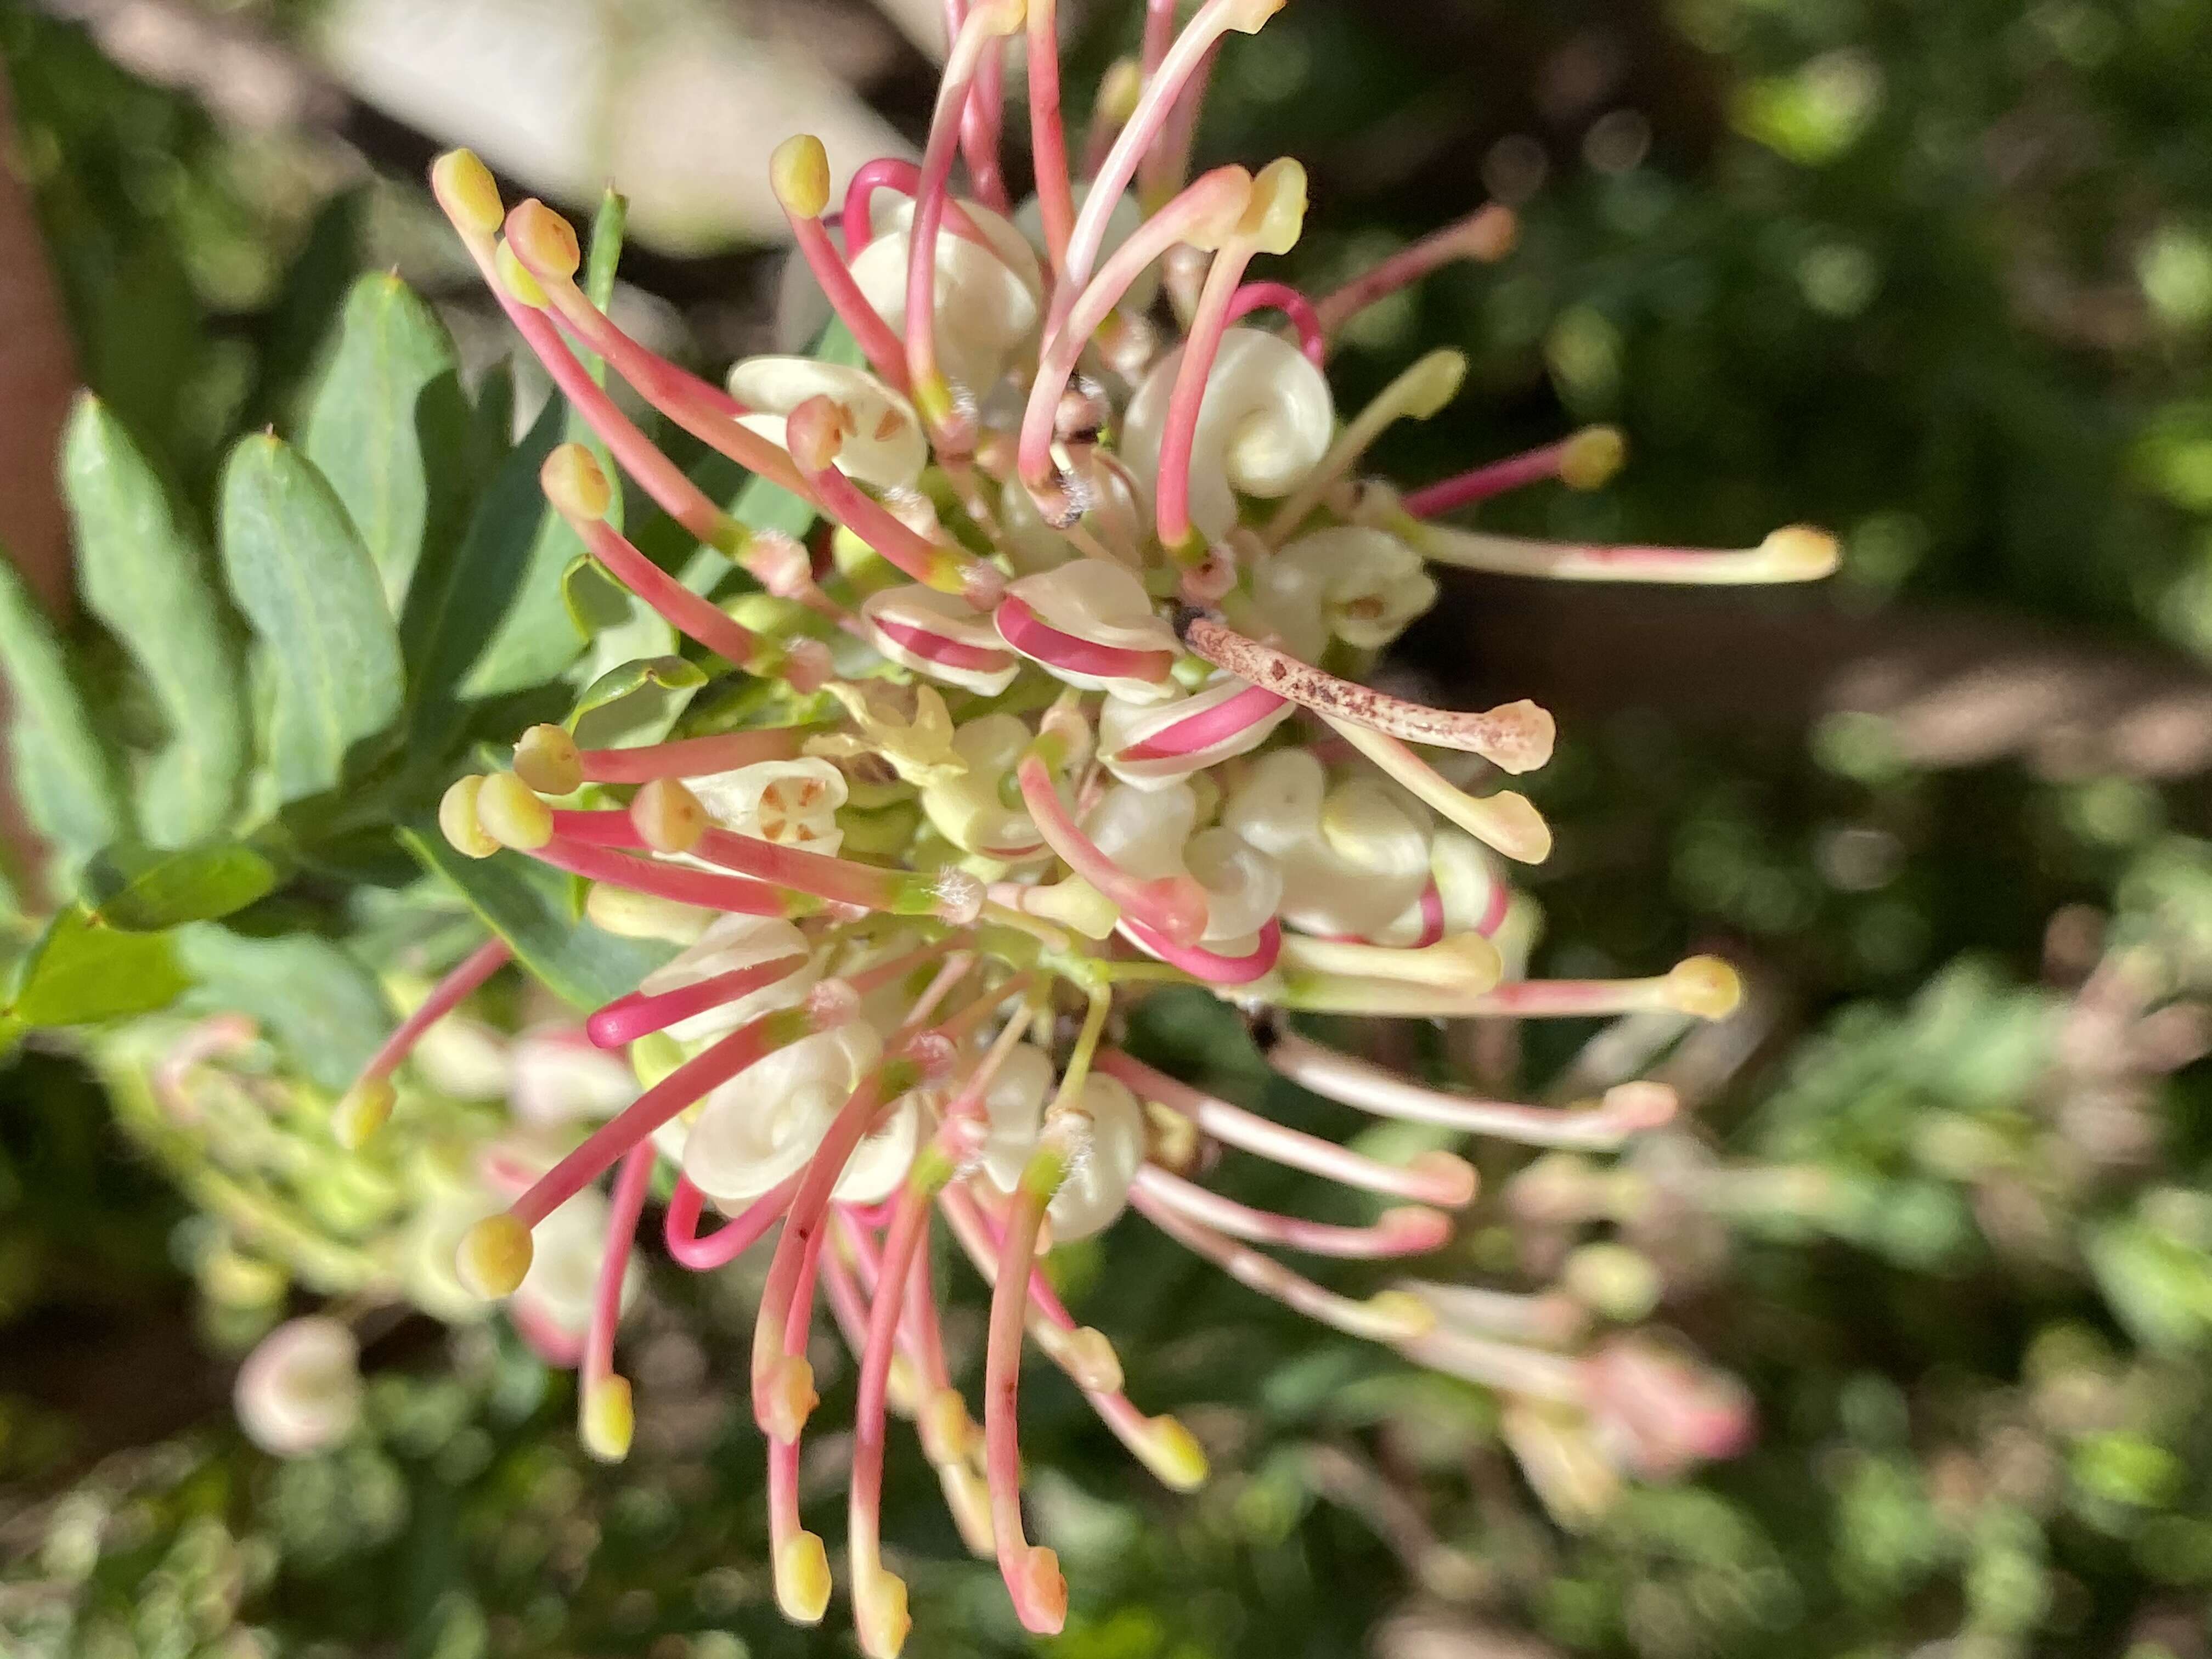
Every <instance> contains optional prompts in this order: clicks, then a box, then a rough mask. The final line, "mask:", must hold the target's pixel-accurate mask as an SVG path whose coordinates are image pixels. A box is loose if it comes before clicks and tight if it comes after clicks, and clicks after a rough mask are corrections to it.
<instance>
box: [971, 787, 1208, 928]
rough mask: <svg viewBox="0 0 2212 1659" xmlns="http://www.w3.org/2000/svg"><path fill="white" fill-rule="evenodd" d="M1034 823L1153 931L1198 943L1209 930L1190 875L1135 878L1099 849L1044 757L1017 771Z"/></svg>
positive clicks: (1202, 898) (1078, 869) (1070, 862)
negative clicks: (1070, 808)
mask: <svg viewBox="0 0 2212 1659" xmlns="http://www.w3.org/2000/svg"><path fill="white" fill-rule="evenodd" d="M1014 778H1015V781H1016V783H1017V785H1018V787H1019V788H1020V790H1021V793H1022V804H1023V805H1025V806H1026V807H1028V809H1029V814H1030V822H1032V823H1035V824H1036V828H1037V833H1038V834H1039V835H1041V836H1043V837H1044V841H1045V845H1046V846H1048V847H1049V848H1052V850H1053V854H1054V856H1055V857H1057V858H1058V859H1059V860H1060V862H1061V863H1063V864H1065V865H1066V866H1067V867H1068V868H1069V869H1071V870H1073V871H1074V872H1075V873H1076V874H1077V875H1079V876H1081V877H1082V878H1084V880H1085V881H1087V882H1089V883H1090V884H1091V885H1092V886H1093V887H1096V888H1097V890H1099V891H1100V892H1101V893H1103V894H1104V895H1105V896H1107V897H1108V898H1109V899H1110V900H1112V901H1113V902H1114V903H1115V905H1117V906H1119V907H1120V908H1121V912H1122V914H1123V915H1131V916H1134V917H1136V918H1137V920H1139V921H1141V922H1143V923H1144V924H1145V925H1146V927H1150V928H1152V931H1153V932H1154V933H1158V934H1160V935H1161V936H1162V937H1163V938H1164V939H1168V940H1169V941H1170V943H1172V944H1176V945H1195V944H1196V943H1197V942H1198V938H1199V935H1200V934H1201V933H1204V932H1205V931H1206V890H1205V889H1204V888H1202V887H1200V885H1199V884H1198V883H1197V882H1195V881H1194V880H1193V879H1192V878H1190V877H1188V876H1187V875H1186V876H1161V877H1158V878H1153V879H1150V880H1146V879H1145V878H1140V877H1137V876H1133V875H1131V874H1130V873H1129V872H1127V871H1126V870H1124V869H1123V868H1121V866H1120V865H1118V864H1116V863H1115V862H1114V861H1113V860H1111V859H1109V858H1108V857H1107V856H1106V855H1105V854H1103V853H1102V852H1100V851H1099V850H1098V844H1097V842H1094V841H1092V840H1091V837H1090V836H1086V835H1085V834H1084V833H1083V827H1082V825H1080V824H1079V823H1076V821H1075V817H1074V815H1073V813H1071V812H1070V811H1068V810H1067V808H1066V805H1063V804H1062V802H1061V801H1060V793H1059V791H1058V790H1056V789H1055V788H1054V787H1053V781H1052V773H1051V770H1050V769H1049V768H1048V766H1047V765H1046V763H1045V757H1043V756H1042V755H1037V754H1030V755H1024V757H1022V760H1021V763H1020V764H1019V765H1018V766H1017V767H1016V768H1015V769H1014Z"/></svg>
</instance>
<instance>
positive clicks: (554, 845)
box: [528, 836, 822, 916]
mask: <svg viewBox="0 0 2212 1659" xmlns="http://www.w3.org/2000/svg"><path fill="white" fill-rule="evenodd" d="M528 850H529V853H530V856H531V857H532V858H534V859H537V860H539V861H540V862H541V863H544V864H550V865H551V866H553V867H554V868H555V869H556V870H565V871H567V872H568V873H569V874H570V875H572V876H581V877H583V878H584V879H585V880H586V881H601V882H610V883H611V884H614V885H615V886H617V887H627V888H629V890H631V891H632V892H636V893H649V894H651V895H652V896H653V897H655V898H662V899H667V900H669V901H671V902H674V903H677V904H690V905H696V906H697V907H698V908H701V909H702V910H729V911H734V912H736V913H737V914H738V915H748V916H803V915H811V914H813V912H815V911H816V910H818V909H820V908H822V906H821V903H820V902H819V901H818V900H817V899H815V898H813V897H811V896H809V895H806V894H804V893H797V892H789V891H786V890H784V889H781V888H778V887H771V886H769V884H767V883H765V882H759V881H748V880H746V879H744V878H743V877H740V876H723V875H716V874H715V873H714V872H712V871H708V870H691V869H686V868H684V866H680V865H673V864H662V863H659V862H657V861H655V860H651V859H641V858H633V857H631V856H630V855H629V854H627V853H620V852H617V851H616V850H615V849H614V848H610V847H605V846H594V845H593V844H592V843H591V842H584V841H571V840H569V839H568V838H567V837H565V836H555V837H554V838H553V839H552V840H550V841H549V842H544V844H543V845H541V846H538V847H535V848H530V849H528Z"/></svg>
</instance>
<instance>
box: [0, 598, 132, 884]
mask: <svg viewBox="0 0 2212 1659" xmlns="http://www.w3.org/2000/svg"><path fill="white" fill-rule="evenodd" d="M0 669H4V670H5V671H6V672H7V678H8V688H9V694H10V696H11V699H12V704H11V707H12V714H11V717H10V718H11V720H12V723H13V726H14V737H15V742H14V752H15V787H17V788H18V789H19V790H20V791H21V793H22V797H23V810H24V811H25V812H26V813H27V815H28V817H30V820H31V824H32V827H33V829H37V830H38V831H39V833H40V835H42V836H45V837H46V839H47V840H48V841H49V842H52V843H53V844H54V846H55V847H56V848H58V850H59V851H60V852H61V853H62V854H64V857H66V858H67V859H68V860H69V861H70V863H71V864H76V863H78V862H81V861H82V860H84V859H86V858H88V857H89V856H90V855H91V854H94V853H95V852H97V851H98V850H99V849H100V848H102V847H104V846H106V844H107V843H108V842H111V841H113V840H114V839H116V837H118V836H120V835H122V834H123V833H124V830H125V823H126V817H125V808H124V804H123V785H122V781H121V780H120V778H119V776H118V773H117V769H116V764H115V758H114V757H113V756H112V754H111V753H110V752H109V750H108V749H107V746H106V744H104V743H103V742H102V741H101V740H100V733H99V732H97V731H96V730H94V726H93V724H92V717H91V715H90V714H88V713H87V712H86V709H85V703H84V697H83V695H82V692H80V691H79V690H78V689H77V685H76V680H75V679H74V678H71V676H70V666H69V659H68V658H67V656H66V655H65V654H64V652H63V650H62V644H61V641H59V640H58V639H57V638H56V637H55V635H54V630H53V627H52V623H48V622H47V620H46V614H45V613H44V612H43V611H40V609H39V602H38V600H37V599H33V597H32V595H31V591H30V590H29V589H28V588H27V587H26V586H23V580H22V578H21V577H20V576H18V575H17V574H15V564H14V562H13V561H11V560H9V558H7V557H6V556H4V555H0Z"/></svg>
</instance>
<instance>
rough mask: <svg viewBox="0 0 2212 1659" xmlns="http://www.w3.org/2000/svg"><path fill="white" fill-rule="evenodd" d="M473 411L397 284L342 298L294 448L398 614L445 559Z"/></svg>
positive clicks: (368, 280)
mask: <svg viewBox="0 0 2212 1659" xmlns="http://www.w3.org/2000/svg"><path fill="white" fill-rule="evenodd" d="M468 434H469V407H468V401H467V399H466V398H464V397H463V396H462V395H461V383H460V376H459V368H458V365H457V363H456V361H455V359H454V356H453V341H452V339H451V338H450V337H448V336H447V333H446V330H445V326H444V325H443V324H441V323H440V322H439V320H438V319H437V317H436V315H435V313H433V312H432V311H431V309H430V307H428V306H427V305H425V304H424V303H423V302H422V300H421V298H420V297H419V296H417V295H416V293H415V292H414V291H413V290H412V289H410V288H409V287H408V286H407V285H406V283H403V282H401V281H400V280H399V279H398V277H397V276H390V275H388V274H385V273H381V272H376V273H372V274H370V275H368V276H363V277H362V278H361V279H360V280H359V281H358V282H356V283H355V284H354V285H353V291H352V292H351V293H350V294H349V295H347V296H346V306H345V313H344V315H343V318H342V319H341V320H340V323H339V325H338V343H337V353H336V354H335V355H334V356H332V357H331V363H330V367H329V368H327V369H326V370H325V371H324V374H323V378H322V381H321V383H320V384H319V386H317V387H316V389H315V396H314V400H313V403H312V404H310V405H309V407H308V410H307V435H306V437H305V439H304V440H303V441H302V443H301V448H302V450H303V451H304V452H305V453H306V454H307V459H309V460H311V461H313V463H314V464H315V466H316V468H317V470H318V471H320V472H321V473H322V475H323V476H324V477H325V478H327V479H329V480H330V483H331V489H334V490H335V491H337V497H338V499H339V500H340V501H343V503H345V509H346V512H347V513H348V514H349V516H350V517H351V518H352V520H353V524H354V528H355V530H356V532H359V534H360V536H361V539H362V545H363V546H365V547H367V548H368V552H369V556H370V557H371V558H373V559H374V560H375V561H376V568H377V571H378V573H379V574H380V577H381V579H382V580H383V584H384V592H385V597H386V599H387V600H389V601H390V602H391V604H392V605H393V606H394V607H395V608H397V606H398V604H399V600H400V596H401V595H402V594H404V592H406V591H407V585H408V582H409V580H410V579H411V578H412V577H413V575H414V574H415V571H416V568H417V567H418V565H419V564H420V563H421V562H422V560H423V559H424V558H425V557H429V558H434V559H435V558H437V557H439V556H447V557H450V556H452V552H453V544H454V542H455V540H456V539H457V538H458V534H459V526H460V524H461V522H462V520H463V511H464V502H465V497H466V495H467V493H468V474H469V460H470V456H469V442H468Z"/></svg>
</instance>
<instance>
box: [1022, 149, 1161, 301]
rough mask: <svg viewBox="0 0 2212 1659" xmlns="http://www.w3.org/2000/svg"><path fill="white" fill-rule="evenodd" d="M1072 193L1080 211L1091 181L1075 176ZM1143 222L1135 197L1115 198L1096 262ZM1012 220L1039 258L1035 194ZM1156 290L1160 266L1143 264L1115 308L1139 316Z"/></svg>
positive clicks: (1040, 224)
mask: <svg viewBox="0 0 2212 1659" xmlns="http://www.w3.org/2000/svg"><path fill="white" fill-rule="evenodd" d="M1071 195H1072V197H1073V204H1074V207H1075V210H1076V211H1077V212H1078V213H1080V212H1082V211H1083V204H1085V202H1087V201H1089V200H1090V199H1091V181H1090V180H1089V179H1077V180H1076V181H1075V183H1074V184H1073V186H1072V187H1071ZM1144 222H1145V214H1144V210H1143V209H1142V208H1141V207H1139V205H1138V203H1137V198H1136V197H1134V196H1130V195H1123V196H1120V197H1116V198H1115V203H1114V210H1113V211H1112V212H1111V213H1109V214H1108V215H1107V216H1106V235H1105V237H1104V239H1103V240H1102V241H1101V242H1100V243H1099V245H1098V258H1099V263H1100V264H1104V263H1105V262H1106V261H1107V260H1108V259H1110V258H1113V257H1114V251H1115V249H1116V248H1118V247H1120V246H1121V244H1122V243H1124V242H1126V241H1127V240H1129V238H1130V237H1132V236H1133V235H1134V234H1136V232H1137V227H1138V226H1139V225H1141V224H1143V223H1144ZM1014 223H1015V224H1016V225H1017V226H1018V227H1019V228H1020V229H1021V233H1022V234H1023V235H1024V236H1026V237H1028V238H1029V242H1030V248H1031V249H1032V250H1033V251H1034V252H1036V254H1037V255H1038V257H1040V258H1042V256H1043V253H1044V210H1043V209H1042V208H1041V207H1040V206H1039V205H1038V204H1037V198H1036V197H1034V196H1032V197H1030V198H1029V199H1028V200H1027V201H1025V202H1024V203H1023V204H1021V205H1020V206H1019V207H1018V208H1016V209H1015V210H1014ZM1159 291H1160V268H1159V266H1158V264H1150V265H1146V267H1145V268H1144V270H1141V271H1139V273H1138V274H1137V279H1136V281H1134V282H1133V283H1130V284H1129V288H1128V291H1127V293H1126V294H1124V295H1122V296H1121V305H1120V306H1119V307H1116V308H1117V309H1118V310H1120V311H1121V312H1123V313H1126V314H1127V315H1129V316H1132V317H1140V316H1142V315H1143V314H1144V313H1146V312H1147V311H1149V310H1151V309H1152V301H1154V300H1155V299H1157V298H1158V295H1159Z"/></svg>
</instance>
